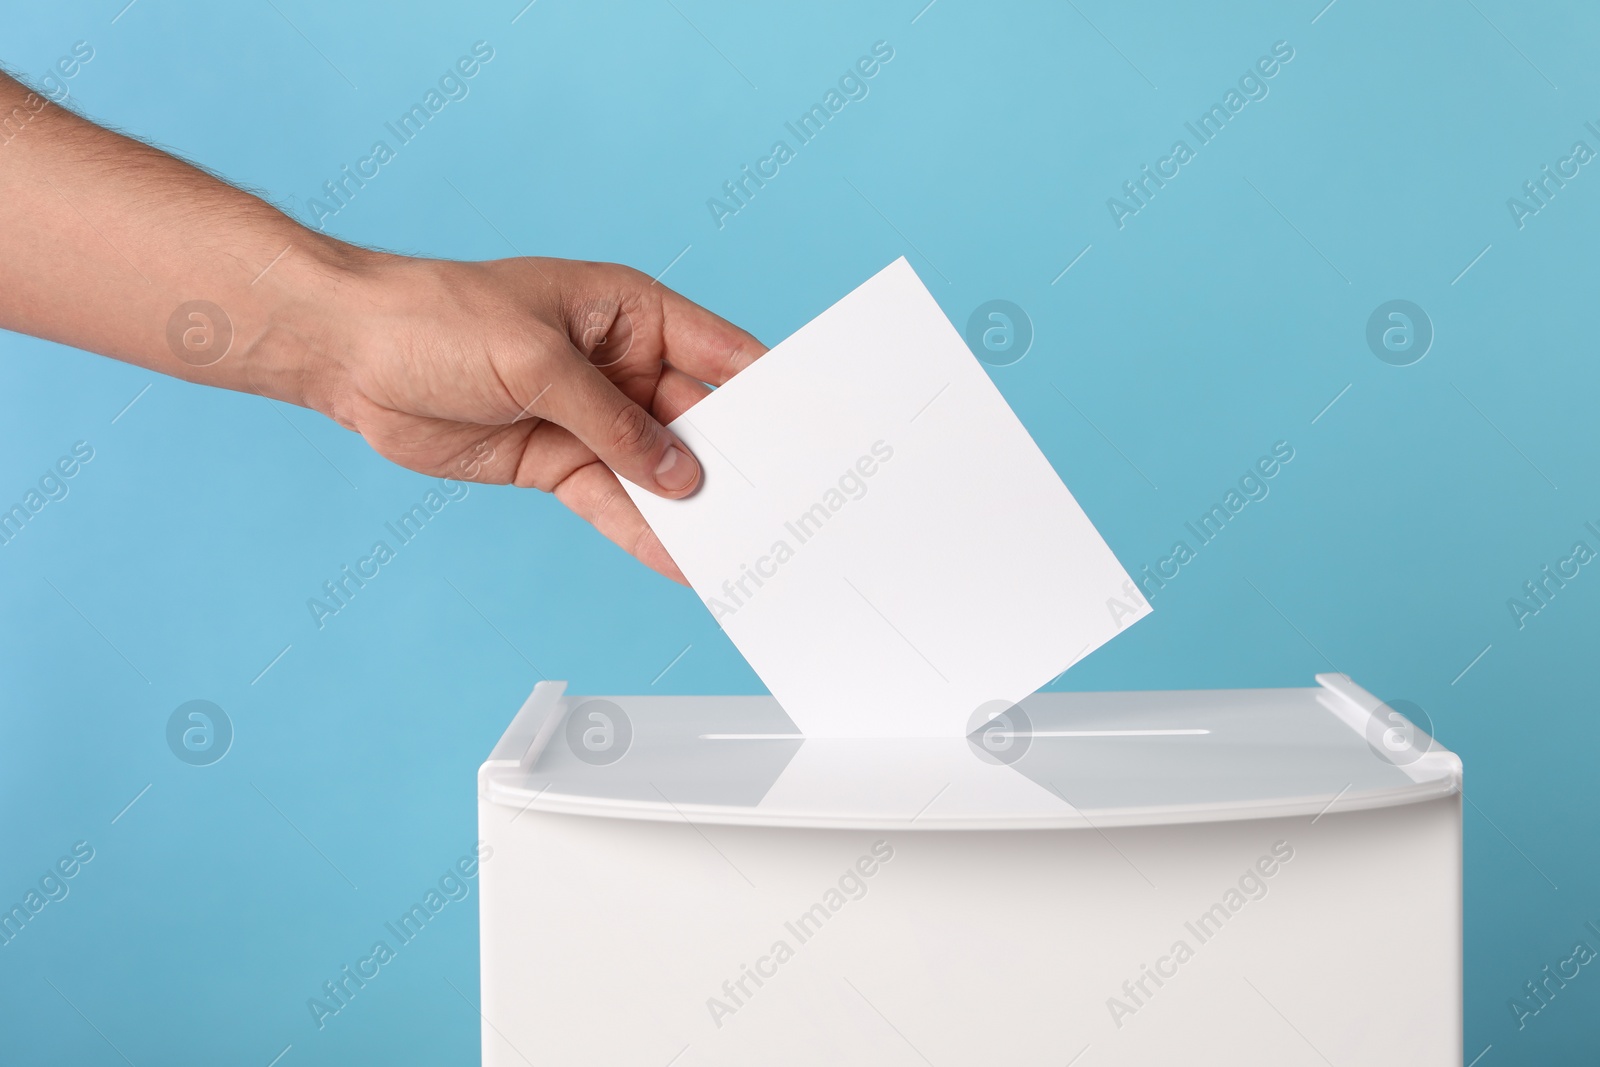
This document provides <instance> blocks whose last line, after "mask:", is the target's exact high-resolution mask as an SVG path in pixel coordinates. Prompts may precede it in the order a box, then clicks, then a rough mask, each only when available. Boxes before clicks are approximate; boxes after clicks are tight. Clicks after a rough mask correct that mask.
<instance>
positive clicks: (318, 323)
mask: <svg viewBox="0 0 1600 1067" xmlns="http://www.w3.org/2000/svg"><path fill="white" fill-rule="evenodd" d="M0 204H3V205H4V210H5V220H4V222H3V223H0V326H3V327H5V328H6V329H11V330H17V331H20V332H23V333H29V334H34V335H37V336H40V337H45V338H49V339H50V340H53V341H59V342H61V343H63V344H67V345H72V346H73V347H76V348H82V349H87V350H89V351H92V352H99V353H102V354H104V355H107V356H112V357H114V358H116V359H120V360H125V361H127V362H129V363H135V364H138V365H139V366H142V367H148V368H150V369H152V370H157V371H160V372H162V373H165V374H171V375H174V376H177V377H180V378H185V379H188V380H190V381H195V382H201V383H204V384H208V385H217V386H222V387H224V388H229V389H238V390H243V391H248V392H255V393H261V394H263V395H266V396H271V397H275V398H277V399H281V400H285V401H289V402H291V403H295V404H303V405H306V406H311V407H318V408H321V409H323V410H326V409H327V406H328V405H327V397H326V394H327V393H328V392H329V391H330V390H331V389H332V388H334V381H335V379H336V378H337V377H338V373H339V371H338V366H337V365H338V361H339V358H340V349H341V343H340V340H339V338H338V337H337V336H336V335H335V334H336V331H337V327H338V322H339V321H340V317H339V315H338V314H336V313H335V309H338V308H339V307H340V306H341V304H343V306H344V307H345V310H346V312H347V313H348V312H355V311H358V310H359V308H357V307H354V306H351V305H352V303H358V302H359V301H360V300H361V299H362V298H361V297H360V295H359V289H360V287H359V286H358V284H357V282H356V279H357V278H358V277H359V276H360V274H361V272H362V269H363V268H364V266H365V265H366V264H368V263H369V262H370V261H372V260H373V259H375V258H376V257H374V256H372V254H370V253H366V252H364V251H362V250H359V249H356V248H353V247H351V246H349V245H345V244H342V243H341V242H338V241H335V240H333V239H331V238H328V237H326V236H324V235H322V234H319V233H316V232H314V231H312V230H309V229H307V228H306V227H304V226H302V225H300V224H299V223H296V222H295V221H294V220H292V219H290V218H288V217H287V216H285V215H284V214H283V213H282V212H280V211H278V210H277V209H276V208H274V207H272V206H271V205H269V204H266V203H264V202H263V201H261V200H260V199H258V198H256V197H254V196H251V195H250V194H248V193H245V192H243V191H241V190H239V189H236V188H234V187H232V186H230V185H228V184H226V183H225V182H222V181H219V180H217V179H216V178H213V177H212V176H210V175H208V174H206V173H204V172H203V171H200V170H198V169H196V168H194V167H192V166H190V165H188V164H186V163H184V162H182V161H181V160H177V159H174V158H173V157H171V156H169V155H166V154H165V153H162V152H159V151H157V150H156V149H154V148H151V147H149V146H148V145H145V144H142V143H140V142H138V141H135V140H132V139H130V138H127V137H123V136H121V135H119V134H116V133H113V132H111V131H109V130H105V129H102V128H101V127H98V126H95V125H94V124H93V123H90V122H87V121H85V120H84V119H82V118H80V117H79V116H77V115H75V114H73V113H72V112H70V111H67V110H65V109H63V108H60V107H58V106H56V105H55V104H52V103H48V102H46V101H45V100H44V99H43V98H42V97H40V96H38V95H36V94H33V93H31V92H30V91H29V90H28V89H27V88H26V87H25V86H22V85H19V84H18V83H17V82H15V81H13V80H12V79H10V78H7V77H5V76H4V75H0ZM195 301H206V302H209V303H210V304H212V305H215V306H216V307H217V308H220V309H221V310H222V313H223V314H222V316H221V317H219V316H217V315H215V314H214V313H211V312H209V311H208V310H207V309H205V308H194V307H192V306H191V307H189V308H185V307H184V305H190V304H192V302H195ZM180 309H182V310H180ZM230 332H231V339H230V337H229V334H230Z"/></svg>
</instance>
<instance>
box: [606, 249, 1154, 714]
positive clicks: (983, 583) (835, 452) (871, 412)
mask: <svg viewBox="0 0 1600 1067" xmlns="http://www.w3.org/2000/svg"><path fill="white" fill-rule="evenodd" d="M671 428H672V430H673V432H674V433H676V434H678V436H679V437H680V438H682V439H683V441H684V442H685V443H687V444H688V445H689V447H690V448H692V449H693V450H694V453H695V455H696V456H697V457H698V458H699V460H700V464H701V467H702V470H703V476H704V477H703V482H702V484H701V486H700V488H699V489H698V490H697V491H696V492H695V494H694V495H693V496H691V497H689V498H688V499H686V500H664V499H662V498H661V497H658V496H655V495H654V494H651V493H649V492H646V491H645V490H643V489H639V488H638V487H636V486H633V485H631V484H629V483H628V482H626V481H624V482H623V485H624V486H626V487H627V490H628V493H629V494H630V495H631V496H632V497H633V499H634V502H635V503H637V504H638V505H639V509H640V511H642V512H643V513H644V517H645V519H646V521H648V522H649V523H650V525H651V526H652V527H653V528H654V529H655V531H656V533H657V534H658V535H659V536H660V538H661V541H662V543H663V544H664V545H665V546H666V548H667V551H668V552H670V553H671V554H672V557H673V559H675V560H676V561H677V562H678V565H679V567H681V568H682V569H683V573H684V575H685V576H686V577H688V579H689V581H690V583H691V584H692V585H693V586H694V589H695V592H696V593H698V594H699V596H700V598H701V599H702V600H703V601H704V602H705V604H706V606H707V607H708V608H709V609H710V610H711V613H712V615H713V617H715V619H716V620H717V622H718V623H719V624H720V625H721V627H722V629H723V630H724V631H725V632H726V633H727V635H728V636H729V637H730V638H731V639H732V640H733V643H734V644H735V645H736V646H738V648H739V651H740V652H742V653H743V654H744V656H745V658H746V659H747V660H749V662H750V665H751V666H752V667H753V668H755V671H756V673H757V674H759V675H760V676H761V680H762V681H763V682H765V683H766V685H767V687H768V688H769V689H770V690H771V692H772V695H773V696H775V697H776V698H777V699H778V702H779V703H780V704H781V705H783V708H784V710H785V711H787V712H788V713H789V716H790V717H791V718H792V719H794V721H795V723H796V725H798V726H799V727H800V729H801V731H803V732H804V733H805V734H806V735H807V736H811V737H865V736H884V737H908V736H911V737H915V736H923V737H954V736H962V735H964V734H967V733H969V732H970V731H971V730H972V729H974V728H975V727H976V726H977V725H978V722H980V721H983V720H985V719H987V718H988V717H989V716H990V715H992V714H993V713H994V711H995V710H996V709H997V705H996V703H995V702H997V701H1004V702H1007V703H1009V702H1013V701H1017V700H1020V699H1021V698H1023V697H1025V696H1027V695H1028V694H1030V693H1032V692H1034V691H1035V690H1037V689H1038V688H1039V687H1041V686H1043V685H1044V684H1045V683H1047V682H1049V681H1050V680H1051V679H1053V678H1054V677H1055V676H1056V675H1058V674H1059V673H1061V671H1063V670H1065V669H1066V668H1067V667H1069V666H1071V665H1072V664H1073V663H1075V662H1077V660H1079V659H1081V658H1082V657H1083V656H1086V655H1087V654H1088V653H1089V652H1091V651H1093V650H1094V649H1095V648H1098V647H1099V646H1100V645H1102V644H1104V643H1105V642H1106V641H1108V640H1110V639H1111V638H1112V637H1114V636H1116V635H1117V633H1118V632H1120V631H1121V630H1123V629H1125V628H1126V627H1127V626H1128V625H1130V624H1131V623H1133V622H1135V621H1137V620H1138V619H1140V618H1142V617H1143V616H1144V615H1146V614H1147V613H1148V612H1149V610H1150V608H1149V606H1148V604H1147V603H1146V602H1145V600H1144V598H1143V597H1142V596H1140V595H1139V591H1138V589H1137V587H1136V586H1135V585H1134V583H1133V582H1132V580H1131V579H1130V578H1129V577H1128V575H1127V573H1126V572H1125V571H1124V570H1123V569H1122V567H1121V565H1120V564H1118V562H1117V560H1116V557H1115V556H1113V555H1112V553H1111V550H1110V548H1108V547H1107V545H1106V543H1105V541H1104V540H1103V539H1102V538H1101V537H1100V535H1099V533H1098V532H1096V530H1095V528H1094V526H1093V524H1091V523H1090V522H1089V519H1088V517H1087V516H1086V515H1084V513H1083V509H1081V508H1080V507H1079V506H1078V503H1077V501H1076V500H1074V499H1073V498H1072V494H1071V493H1070V492H1068V491H1067V487H1066V486H1065V485H1063V484H1062V482H1061V479H1060V478H1059V477H1057V475H1056V472H1055V471H1054V470H1053V469H1052V468H1051V466H1050V463H1049V461H1048V460H1046V459H1045V457H1044V454H1043V453H1041V452H1040V451H1039V448H1038V446H1037V445H1035V444H1034V442H1033V439H1032V438H1031V437H1029V436H1028V432H1027V430H1025V429H1024V428H1023V426H1022V423H1021V422H1019V421H1018V420H1017V417H1016V415H1015V414H1014V413H1013V412H1012V411H1011V408H1010V407H1009V406H1008V405H1007V404H1006V402H1005V399H1004V398H1003V397H1002V396H1001V395H1000V392H999V390H997V389H996V388H995V387H994V385H993V383H992V382H990V380H989V376H988V375H987V374H986V373H985V372H984V369H983V367H982V366H981V365H980V364H979V363H978V361H977V360H976V359H975V358H973V355H972V353H971V352H970V351H968V349H967V346H966V345H965V343H963V341H962V339H961V337H960V335H959V334H958V333H957V332H956V330H955V329H954V328H953V327H952V326H951V325H950V323H949V321H948V320H947V319H945V317H944V314H943V313H942V312H941V311H940V310H939V305H938V304H937V303H936V302H935V301H934V299H933V296H932V294H930V293H929V292H928V290H927V289H926V288H925V287H924V286H923V285H922V282H921V281H920V280H919V279H918V278H917V275H916V273H915V272H914V271H913V270H912V269H911V265H910V264H908V263H907V262H906V261H905V260H904V259H899V260H896V261H895V262H894V263H892V264H890V265H889V266H888V267H886V268H884V269H883V270H882V271H880V272H879V273H878V274H877V275H875V276H874V277H873V278H871V279H870V280H869V281H867V282H866V283H865V284H864V285H862V286H861V287H860V288H858V289H856V290H855V292H853V293H851V294H850V295H848V296H846V297H845V298H844V299H843V300H840V301H839V302H838V303H837V304H835V305H834V306H833V307H831V308H829V309H828V310H827V311H825V312H823V314H822V315H820V316H818V317H817V318H816V319H814V320H813V321H811V322H810V323H808V324H807V325H805V326H804V327H802V328H801V329H800V330H799V331H798V332H797V333H795V334H794V336H792V337H790V338H789V339H788V340H786V341H784V342H783V343H782V344H780V345H778V346H777V347H776V348H774V349H772V351H770V352H769V353H767V354H766V355H765V356H763V357H762V358H761V359H759V360H757V361H756V362H755V363H754V364H753V365H752V366H750V367H748V368H747V369H745V370H744V371H741V372H740V373H739V374H738V375H737V376H736V377H735V378H734V379H733V380H732V381H730V382H728V384H726V385H724V386H723V387H722V388H720V389H718V390H716V392H714V393H713V394H712V395H711V396H709V397H707V398H706V399H705V400H703V401H701V402H700V403H699V404H698V405H696V406H695V407H694V408H692V409H691V410H690V411H688V412H687V413H686V414H684V415H683V416H682V417H680V418H679V419H677V420H676V421H675V422H673V423H672V426H671ZM980 709H986V710H980Z"/></svg>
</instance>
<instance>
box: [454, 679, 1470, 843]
mask: <svg viewBox="0 0 1600 1067" xmlns="http://www.w3.org/2000/svg"><path fill="white" fill-rule="evenodd" d="M1316 680H1317V682H1318V685H1317V686H1316V687H1314V688H1305V689H1215V690H1186V691H1152V692H1115V693H1036V694H1034V695H1033V696H1031V697H1028V698H1027V699H1025V700H1023V701H1021V702H1020V703H1019V704H1016V705H1009V706H1008V705H1004V704H1000V705H997V706H996V707H995V708H993V709H990V710H989V711H987V712H985V714H984V716H983V718H982V721H981V725H979V726H978V727H977V728H976V729H975V730H974V731H973V733H972V734H970V735H969V736H968V737H965V738H893V739H887V738H886V739H859V738H857V739H825V738H804V737H802V736H801V735H799V734H798V733H797V732H796V730H795V726H794V723H793V722H792V721H791V720H790V719H789V717H788V716H787V715H785V714H784V712H783V709H782V708H781V707H780V706H779V705H778V703H777V702H776V701H775V700H773V699H772V698H771V697H765V696H702V697H688V696H610V697H586V696H574V695H569V694H567V693H566V692H565V683H562V682H541V683H540V684H539V685H538V686H537V687H536V688H535V689H534V692H533V695H532V696H530V697H529V698H528V700H527V702H526V703H525V704H524V705H523V707H522V709H521V710H520V711H519V712H518V713H517V716H516V719H515V720H514V721H513V722H512V724H511V726H510V727H509V728H508V729H507V730H506V733H505V735H504V736H503V737H502V738H501V739H500V743H499V744H498V745H496V746H495V749H494V752H493V753H492V754H491V756H490V758H489V760H488V761H487V762H486V763H484V765H483V767H482V769H481V770H480V772H479V791H480V794H481V796H482V797H483V798H484V799H486V800H488V801H491V802H494V803H498V804H504V805H508V806H512V807H516V808H519V809H525V810H533V811H549V812H563V813H568V814H580V815H593V816H608V817H614V818H629V819H654V820H670V821H684V820H688V821H692V822H706V823H725V824H742V825H758V826H797V827H841V828H884V827H898V828H902V829H918V830H950V829H1024V828H1035V827H1036V828H1046V827H1080V826H1083V827H1086V826H1095V827H1106V826H1138V825H1159V824H1170V823H1186V822H1211V821H1221V820H1230V819H1259V818H1271V817H1278V816H1289V815H1311V816H1317V815H1318V814H1320V813H1323V812H1328V811H1339V812H1343V811H1353V810H1362V809H1369V808H1378V807H1388V806H1392V805H1397V804H1408V803H1415V802H1419V801H1423V800H1429V799H1432V798H1436V797H1441V796H1448V795H1451V794H1454V793H1456V792H1458V791H1459V789H1460V785H1461V762H1460V760H1459V759H1458V758H1457V757H1456V756H1455V755H1454V754H1453V753H1451V752H1449V751H1447V750H1445V749H1444V748H1442V747H1441V746H1440V745H1439V743H1438V742H1437V741H1435V740H1433V738H1432V737H1431V736H1430V731H1429V729H1428V726H1427V724H1426V722H1425V715H1423V714H1422V713H1421V710H1420V709H1418V708H1416V707H1415V706H1413V705H1410V704H1407V703H1404V702H1399V701H1393V702H1390V703H1384V702H1382V701H1379V700H1378V699H1377V698H1375V697H1373V696H1372V695H1371V694H1370V693H1368V692H1366V690H1364V689H1362V688H1361V687H1360V686H1358V685H1356V684H1355V683H1354V682H1352V681H1351V680H1350V679H1349V678H1347V677H1346V676H1344V675H1340V674H1324V675H1318V676H1317V678H1316ZM990 715H993V717H992V718H990V717H988V716H990Z"/></svg>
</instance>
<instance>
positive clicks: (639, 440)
mask: <svg viewBox="0 0 1600 1067" xmlns="http://www.w3.org/2000/svg"><path fill="white" fill-rule="evenodd" d="M655 441H656V427H655V422H654V421H653V420H652V419H651V418H650V416H649V415H647V414H646V413H645V411H644V409H643V408H641V407H639V406H638V405H637V404H624V405H623V406H622V407H620V408H618V409H617V413H616V415H615V416H614V417H613V419H612V423H611V443H612V446H613V447H614V448H616V450H617V451H618V452H621V453H623V454H624V455H628V456H638V455H643V454H645V453H647V452H649V451H651V449H653V448H654V446H655Z"/></svg>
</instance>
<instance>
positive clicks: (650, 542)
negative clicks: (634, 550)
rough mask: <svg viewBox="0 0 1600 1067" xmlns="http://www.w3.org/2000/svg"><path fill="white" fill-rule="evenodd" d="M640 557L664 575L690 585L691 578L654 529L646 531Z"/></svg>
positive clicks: (639, 547)
mask: <svg viewBox="0 0 1600 1067" xmlns="http://www.w3.org/2000/svg"><path fill="white" fill-rule="evenodd" d="M638 558H639V562H640V563H643V564H644V565H645V566H646V567H649V568H650V569H651V570H653V571H655V572H656V573H657V574H659V575H661V576H662V577H664V578H670V579H672V580H673V581H675V582H677V583H678V584H679V585H682V586H688V584H689V579H688V578H685V577H684V575H683V571H681V570H679V569H678V564H677V561H675V560H674V559H673V558H672V556H671V555H669V554H668V552H667V548H666V546H665V545H663V544H662V543H661V538H659V537H657V536H656V532H655V531H654V530H647V531H645V536H644V537H642V538H641V539H640V541H639V545H638Z"/></svg>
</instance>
